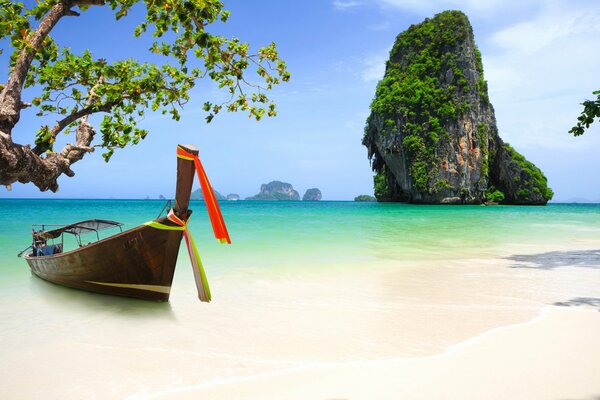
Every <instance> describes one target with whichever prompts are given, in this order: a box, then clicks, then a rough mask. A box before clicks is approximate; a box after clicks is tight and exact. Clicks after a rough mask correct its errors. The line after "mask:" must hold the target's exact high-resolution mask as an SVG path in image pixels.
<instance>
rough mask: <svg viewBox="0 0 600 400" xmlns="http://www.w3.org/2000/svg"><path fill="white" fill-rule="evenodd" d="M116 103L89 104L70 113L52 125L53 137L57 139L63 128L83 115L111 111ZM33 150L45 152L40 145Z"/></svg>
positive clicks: (40, 152) (37, 152)
mask: <svg viewBox="0 0 600 400" xmlns="http://www.w3.org/2000/svg"><path fill="white" fill-rule="evenodd" d="M116 104H117V103H116V102H110V103H106V104H102V105H100V106H88V107H85V108H82V109H81V110H78V111H75V112H74V113H72V114H71V115H68V116H66V117H65V118H63V119H61V120H60V121H58V122H57V123H56V125H54V127H52V129H51V130H50V133H51V135H52V139H55V138H56V136H57V135H58V134H59V133H60V132H61V131H62V130H63V129H65V128H66V127H67V126H69V125H70V124H71V123H73V122H75V121H77V120H78V119H80V118H82V117H86V116H88V115H90V114H94V113H97V112H109V111H110V110H111V109H112V108H113V107H114V106H115V105H116ZM85 122H86V123H87V119H86V120H85ZM33 152H34V153H35V154H37V155H40V154H42V153H43V152H44V150H43V149H42V148H41V147H40V146H35V147H34V148H33Z"/></svg>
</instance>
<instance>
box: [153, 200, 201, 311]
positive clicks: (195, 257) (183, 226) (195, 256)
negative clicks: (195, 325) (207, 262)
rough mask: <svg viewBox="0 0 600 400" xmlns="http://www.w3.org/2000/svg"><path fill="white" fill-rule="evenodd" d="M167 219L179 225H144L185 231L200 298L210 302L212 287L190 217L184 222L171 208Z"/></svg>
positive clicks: (154, 223) (157, 223)
mask: <svg viewBox="0 0 600 400" xmlns="http://www.w3.org/2000/svg"><path fill="white" fill-rule="evenodd" d="M167 219H168V220H169V221H171V222H173V223H174V224H177V226H172V225H165V224H161V223H160V222H157V221H149V222H146V223H145V224H144V225H147V226H150V227H152V228H156V229H163V230H168V231H183V237H184V238H185V244H186V245H187V249H188V254H189V255H190V262H191V263H192V270H193V271H194V279H195V281H196V288H197V289H198V298H200V300H201V301H206V302H209V301H210V300H211V295H210V287H209V286H208V279H207V278H206V273H205V272H204V267H203V266H202V260H200V253H199V252H198V248H197V247H196V243H195V242H194V238H193V237H192V233H191V232H190V230H189V229H188V222H189V221H190V220H189V219H188V220H187V221H186V222H184V221H183V220H181V219H180V218H179V217H177V215H175V213H174V212H173V209H171V210H169V213H168V214H167Z"/></svg>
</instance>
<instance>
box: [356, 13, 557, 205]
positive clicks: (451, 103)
mask: <svg viewBox="0 0 600 400" xmlns="http://www.w3.org/2000/svg"><path fill="white" fill-rule="evenodd" d="M362 143H363V145H365V146H366V147H367V149H368V156H369V158H370V160H371V165H372V167H373V170H374V171H375V172H376V175H375V177H374V186H375V197H377V200H379V201H401V202H410V203H429V204H439V203H450V204H479V203H482V202H485V201H492V202H500V203H503V204H523V205H525V204H531V205H545V204H546V203H547V202H548V200H550V199H551V198H552V196H553V192H552V190H551V189H550V188H549V187H548V183H547V180H546V177H545V176H544V174H543V173H542V171H540V169H539V168H537V167H536V166H535V165H533V163H531V162H530V161H528V160H527V159H525V157H524V156H523V155H521V154H520V153H518V152H517V150H515V149H514V148H513V147H511V146H510V145H509V144H508V143H505V142H504V141H503V140H502V139H501V138H500V136H499V134H498V127H497V125H496V117H495V115H494V108H493V107H492V104H491V102H490V99H489V95H488V87H487V82H486V81H485V79H484V76H483V63H482V60H481V53H480V52H479V50H478V49H477V46H476V44H475V39H474V37H473V29H472V27H471V24H470V23H469V20H468V18H467V16H466V15H465V14H463V13H462V12H460V11H444V12H442V13H440V14H437V15H436V16H435V17H433V18H428V19H426V20H425V21H423V22H422V23H420V24H415V25H412V26H410V28H408V29H407V30H406V31H404V32H402V33H400V35H398V37H397V38H396V42H395V43H394V46H393V48H392V50H391V51H390V58H389V60H388V61H387V63H386V70H385V75H384V77H383V79H382V80H381V81H379V83H378V85H377V89H376V93H375V96H374V99H373V102H372V103H371V114H370V115H369V117H368V119H367V122H366V128H365V134H364V137H363V141H362Z"/></svg>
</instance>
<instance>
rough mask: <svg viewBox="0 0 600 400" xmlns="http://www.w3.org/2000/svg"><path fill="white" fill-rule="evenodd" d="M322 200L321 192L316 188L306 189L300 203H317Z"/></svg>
mask: <svg viewBox="0 0 600 400" xmlns="http://www.w3.org/2000/svg"><path fill="white" fill-rule="evenodd" d="M322 198H323V195H322V194H321V191H320V190H319V189H318V188H312V189H306V192H305V193H304V196H302V201H319V200H321V199H322Z"/></svg>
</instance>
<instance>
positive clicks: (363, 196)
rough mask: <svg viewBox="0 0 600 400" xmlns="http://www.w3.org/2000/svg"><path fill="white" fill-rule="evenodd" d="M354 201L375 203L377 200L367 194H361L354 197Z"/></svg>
mask: <svg viewBox="0 0 600 400" xmlns="http://www.w3.org/2000/svg"><path fill="white" fill-rule="evenodd" d="M354 201H377V199H376V198H375V197H373V196H369V195H368V194H361V195H359V196H356V197H355V198H354Z"/></svg>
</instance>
